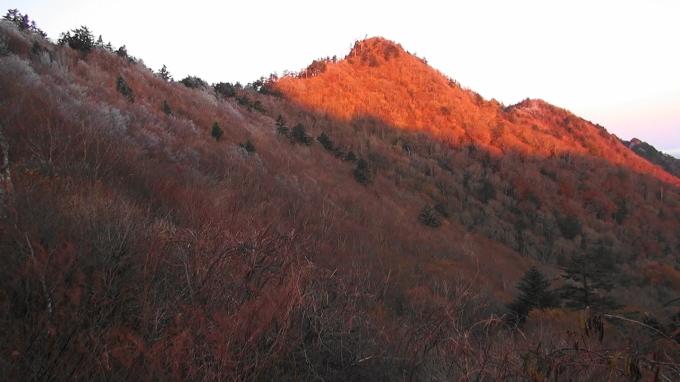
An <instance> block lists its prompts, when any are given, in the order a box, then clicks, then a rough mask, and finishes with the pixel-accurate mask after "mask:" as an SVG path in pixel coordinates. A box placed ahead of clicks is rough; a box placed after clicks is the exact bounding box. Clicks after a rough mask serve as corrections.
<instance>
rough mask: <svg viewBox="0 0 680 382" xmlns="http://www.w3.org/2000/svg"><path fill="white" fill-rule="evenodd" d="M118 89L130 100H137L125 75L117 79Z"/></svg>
mask: <svg viewBox="0 0 680 382" xmlns="http://www.w3.org/2000/svg"><path fill="white" fill-rule="evenodd" d="M116 90H118V92H119V93H120V94H122V95H123V96H125V98H127V100H128V101H130V102H135V96H134V94H132V88H130V86H129V85H128V84H127V82H126V81H125V78H123V76H118V80H116Z"/></svg>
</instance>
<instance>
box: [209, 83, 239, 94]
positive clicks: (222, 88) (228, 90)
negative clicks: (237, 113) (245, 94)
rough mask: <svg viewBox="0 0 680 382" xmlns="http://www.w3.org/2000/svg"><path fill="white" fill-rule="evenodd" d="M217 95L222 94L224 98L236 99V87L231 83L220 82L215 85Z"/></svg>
mask: <svg viewBox="0 0 680 382" xmlns="http://www.w3.org/2000/svg"><path fill="white" fill-rule="evenodd" d="M213 90H215V93H217V94H220V95H221V96H222V97H224V98H233V97H236V87H234V85H232V84H231V83H229V82H220V83H217V84H214V85H213Z"/></svg>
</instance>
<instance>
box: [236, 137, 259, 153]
mask: <svg viewBox="0 0 680 382" xmlns="http://www.w3.org/2000/svg"><path fill="white" fill-rule="evenodd" d="M239 146H241V147H243V149H245V150H246V152H248V154H252V153H254V152H255V151H256V149H255V145H254V144H253V142H251V141H250V139H248V140H247V141H246V143H239Z"/></svg>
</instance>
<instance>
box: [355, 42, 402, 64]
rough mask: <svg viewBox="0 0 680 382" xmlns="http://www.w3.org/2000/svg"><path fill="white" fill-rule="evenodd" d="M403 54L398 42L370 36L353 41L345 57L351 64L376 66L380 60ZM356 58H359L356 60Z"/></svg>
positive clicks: (388, 59)
mask: <svg viewBox="0 0 680 382" xmlns="http://www.w3.org/2000/svg"><path fill="white" fill-rule="evenodd" d="M404 54H407V53H406V51H404V48H403V47H402V46H401V45H400V44H397V43H395V42H394V41H391V40H388V39H386V38H383V37H371V38H368V39H365V40H361V41H357V42H355V43H354V47H353V48H352V50H351V51H350V52H349V54H348V55H347V56H346V57H345V59H346V60H348V61H349V62H350V63H352V64H359V65H368V66H371V67H378V66H379V65H380V64H381V62H387V61H390V60H391V59H393V58H398V57H400V56H402V55H404ZM357 58H358V59H359V60H356V59H357Z"/></svg>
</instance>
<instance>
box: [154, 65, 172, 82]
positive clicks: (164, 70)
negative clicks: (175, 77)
mask: <svg viewBox="0 0 680 382" xmlns="http://www.w3.org/2000/svg"><path fill="white" fill-rule="evenodd" d="M157 74H158V76H159V77H160V78H162V79H164V80H165V81H169V82H172V75H171V74H170V72H169V71H168V68H167V67H166V66H165V65H163V67H162V68H161V70H159V71H158V73H157Z"/></svg>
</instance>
